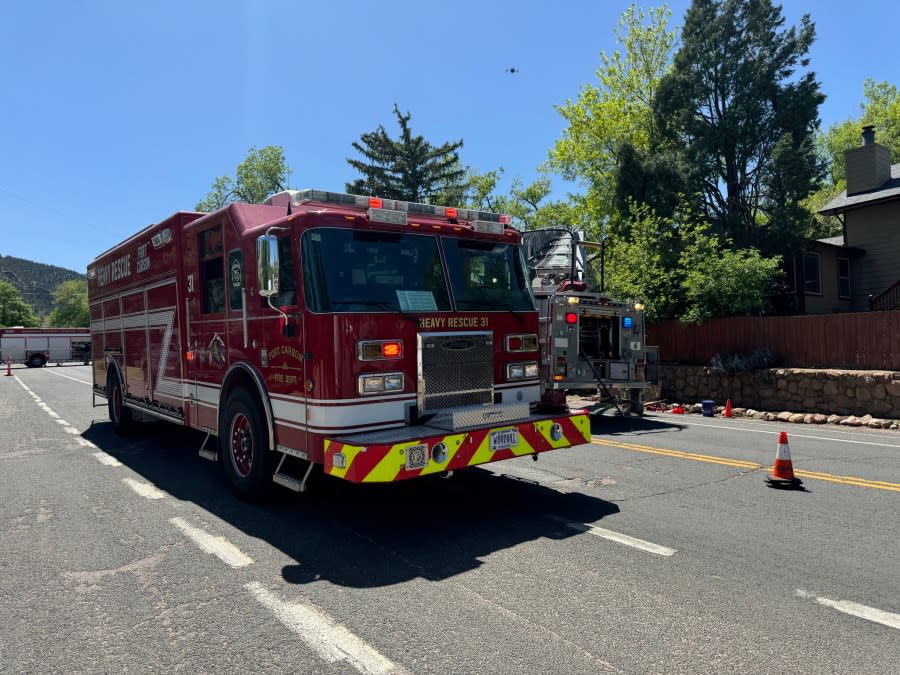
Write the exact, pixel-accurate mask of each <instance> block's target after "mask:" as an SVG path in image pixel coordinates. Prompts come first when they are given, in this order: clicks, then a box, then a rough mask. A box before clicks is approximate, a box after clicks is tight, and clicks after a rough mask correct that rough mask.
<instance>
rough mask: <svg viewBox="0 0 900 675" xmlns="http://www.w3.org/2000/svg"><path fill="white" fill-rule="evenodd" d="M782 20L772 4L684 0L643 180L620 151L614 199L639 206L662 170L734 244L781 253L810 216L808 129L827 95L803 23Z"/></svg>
mask: <svg viewBox="0 0 900 675" xmlns="http://www.w3.org/2000/svg"><path fill="white" fill-rule="evenodd" d="M784 23H785V21H784V17H783V16H782V14H781V7H780V6H779V5H774V4H773V3H772V0H693V2H692V3H691V7H690V8H689V9H688V11H687V14H686V15H685V24H684V29H683V32H682V38H681V48H680V49H679V51H678V53H677V54H676V55H675V60H674V66H673V69H672V70H671V71H670V72H669V73H667V74H666V75H665V76H664V77H663V78H662V80H661V82H660V84H659V88H658V90H657V92H656V96H655V98H654V102H653V112H654V119H655V125H654V129H655V131H656V132H657V133H656V137H655V138H654V139H652V140H651V144H650V146H651V148H650V150H649V152H648V153H647V154H645V155H644V162H643V169H644V173H645V175H644V176H643V177H641V175H640V173H641V171H640V168H641V167H640V164H641V162H639V161H635V160H636V159H637V158H636V157H630V158H626V159H627V160H628V161H625V162H623V163H622V165H623V168H624V169H625V171H623V173H622V175H621V176H620V189H621V188H623V187H624V188H625V189H624V190H622V191H623V192H624V193H625V194H624V195H620V196H625V197H627V196H632V197H634V198H636V199H638V200H639V201H643V200H644V199H646V197H647V196H648V191H647V190H646V187H647V186H648V185H652V184H653V183H656V182H658V181H656V180H655V179H654V175H653V174H654V173H661V175H659V176H658V178H659V179H660V180H661V181H663V182H664V183H665V184H667V185H669V186H671V187H672V189H677V191H682V192H685V193H687V194H695V195H698V196H699V198H700V203H701V205H702V213H703V215H704V216H705V217H706V219H707V220H708V221H709V222H710V223H711V224H712V225H713V226H714V228H715V229H716V231H718V232H719V233H720V234H723V235H725V236H727V237H729V238H731V239H732V240H733V242H734V246H735V248H743V247H745V246H757V247H759V248H761V249H762V250H763V251H764V252H776V251H777V252H781V251H784V250H785V249H786V248H790V247H791V245H792V244H794V243H796V242H797V241H798V238H799V237H800V236H801V235H802V233H803V232H804V231H805V230H806V228H807V226H808V224H809V222H810V219H811V216H810V214H809V212H808V211H806V210H805V209H804V208H803V206H802V204H801V202H802V201H803V200H804V199H805V198H806V197H807V196H808V195H809V194H811V193H812V192H813V191H814V190H815V189H816V187H817V185H818V183H819V181H820V179H821V177H822V166H821V163H820V162H819V161H818V160H817V157H816V153H815V133H816V131H817V129H818V127H819V116H818V109H819V105H820V104H821V103H822V101H823V100H824V96H823V95H822V93H821V92H820V90H819V83H818V82H817V81H816V79H815V74H814V73H812V72H810V71H806V68H807V66H808V65H809V59H808V57H807V54H808V51H809V48H810V45H811V44H812V42H813V40H814V38H815V27H814V26H813V23H812V21H811V20H810V18H809V16H808V15H806V16H804V17H803V18H802V19H801V22H800V25H799V27H790V28H787V29H785V28H784ZM803 71H806V72H803ZM660 159H664V161H662V162H660ZM673 169H676V171H675V173H677V174H680V175H673ZM682 172H683V173H682ZM623 183H624V185H623ZM629 183H630V185H629ZM641 186H643V188H644V193H643V194H641V189H640V188H641ZM629 188H630V189H629ZM636 188H637V189H636ZM629 193H630V194H629ZM650 195H651V196H652V191H650ZM642 198H644V199H642ZM651 205H652V206H660V207H661V208H659V209H658V212H660V213H665V212H666V211H667V208H666V207H667V206H668V205H667V204H660V205H657V204H651Z"/></svg>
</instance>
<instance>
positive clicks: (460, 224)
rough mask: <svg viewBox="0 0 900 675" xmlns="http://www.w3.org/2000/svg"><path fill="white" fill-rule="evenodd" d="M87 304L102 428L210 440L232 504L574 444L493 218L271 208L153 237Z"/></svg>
mask: <svg viewBox="0 0 900 675" xmlns="http://www.w3.org/2000/svg"><path fill="white" fill-rule="evenodd" d="M88 295H89V304H90V311H91V336H92V350H93V352H92V353H93V358H94V366H93V380H94V386H93V392H94V395H95V396H100V397H104V398H106V399H107V405H108V408H109V416H110V419H111V421H112V423H113V424H114V425H115V427H116V428H117V429H118V430H120V431H122V432H125V431H128V430H129V429H131V428H132V427H133V426H134V424H135V422H138V421H142V420H145V419H162V420H168V421H169V422H174V423H176V424H181V425H185V426H188V427H191V428H194V429H199V430H201V431H204V432H206V434H207V435H206V439H205V440H204V442H203V445H202V447H201V448H200V454H201V455H202V456H204V457H206V458H207V459H213V460H216V459H218V460H219V461H221V463H222V465H223V467H224V469H225V473H226V475H227V477H228V479H229V482H230V484H231V486H232V488H233V489H234V490H235V491H236V492H237V493H238V494H239V495H242V496H255V495H258V494H259V493H260V492H262V491H264V489H265V488H266V487H267V486H268V485H269V482H270V481H272V480H274V481H275V482H276V483H279V484H282V485H285V486H287V487H289V488H292V489H294V490H297V491H302V490H304V489H305V486H306V482H307V479H308V478H309V475H310V473H311V471H312V470H313V468H314V467H316V466H321V467H323V469H324V472H325V473H326V474H328V475H331V476H335V477H338V478H343V479H346V480H348V481H352V482H356V483H362V482H390V481H397V480H403V479H408V478H414V477H417V476H423V475H426V474H434V473H441V474H445V473H449V472H452V471H454V470H457V469H462V468H465V467H469V466H474V465H478V464H483V463H486V462H494V461H497V460H502V459H507V458H512V457H516V456H523V455H531V456H533V458H534V459H537V455H538V453H541V452H544V451H547V450H552V449H555V448H563V447H570V446H572V445H578V444H581V443H585V442H587V441H588V440H589V419H588V416H587V415H586V414H584V413H583V412H580V411H579V412H573V411H569V410H567V409H560V408H558V407H557V408H544V407H543V406H542V402H541V400H540V396H541V387H540V380H539V364H538V361H539V358H540V355H539V352H538V336H537V333H538V315H537V311H536V310H535V305H534V298H533V296H532V294H531V290H530V283H529V278H528V273H527V271H526V268H525V264H524V260H523V256H522V252H521V248H520V235H519V233H518V232H517V231H516V230H515V229H513V228H511V227H509V225H508V218H507V217H506V216H502V215H498V214H495V213H486V212H480V211H470V210H465V209H456V208H451V207H442V206H432V205H427V204H414V203H408V202H401V201H392V200H387V199H384V200H382V199H378V198H374V197H364V196H357V195H349V194H340V193H334V192H325V191H321V190H302V191H285V192H282V193H279V194H277V195H275V196H273V197H271V198H270V199H269V200H267V202H266V203H265V204H231V205H229V206H227V207H225V208H223V209H220V210H218V211H215V212H213V213H208V214H203V213H188V212H180V213H176V214H174V215H173V216H171V217H170V218H168V219H167V220H165V221H163V222H161V223H159V224H157V225H151V226H150V227H148V228H146V229H144V230H142V231H141V232H139V233H138V234H136V235H134V236H133V237H131V238H129V239H128V240H126V241H124V242H122V243H121V244H119V245H117V246H115V247H114V248H112V249H110V250H109V251H106V252H105V253H103V254H101V255H100V256H98V257H97V259H96V260H94V262H93V263H91V265H89V267H88ZM211 436H216V437H218V439H219V447H218V451H217V450H213V449H210V448H207V443H208V442H209V440H210V437H211Z"/></svg>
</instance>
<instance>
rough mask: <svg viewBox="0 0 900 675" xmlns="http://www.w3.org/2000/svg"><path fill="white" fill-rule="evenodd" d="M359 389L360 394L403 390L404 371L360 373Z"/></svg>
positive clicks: (358, 379) (357, 386)
mask: <svg viewBox="0 0 900 675" xmlns="http://www.w3.org/2000/svg"><path fill="white" fill-rule="evenodd" d="M356 388H357V391H359V393H360V394H379V393H381V392H385V391H403V373H384V374H380V373H379V374H373V373H369V374H367V375H360V376H359V378H357V384H356Z"/></svg>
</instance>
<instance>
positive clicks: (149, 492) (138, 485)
mask: <svg viewBox="0 0 900 675" xmlns="http://www.w3.org/2000/svg"><path fill="white" fill-rule="evenodd" d="M122 482H123V483H125V485H127V486H128V487H130V488H131V489H132V490H134V491H135V492H136V493H137V494H139V495H140V496H141V497H145V498H147V499H162V498H163V497H165V496H166V493H165V492H163V491H162V490H159V489H157V488H156V487H154V486H153V485H150V483H142V482H140V481H138V480H134V479H133V478H123V479H122Z"/></svg>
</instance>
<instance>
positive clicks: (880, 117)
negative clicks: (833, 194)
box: [819, 79, 900, 190]
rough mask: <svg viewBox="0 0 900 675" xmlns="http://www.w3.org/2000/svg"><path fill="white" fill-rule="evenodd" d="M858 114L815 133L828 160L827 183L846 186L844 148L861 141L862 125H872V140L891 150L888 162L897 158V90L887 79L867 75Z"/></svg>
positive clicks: (899, 95) (899, 155)
mask: <svg viewBox="0 0 900 675" xmlns="http://www.w3.org/2000/svg"><path fill="white" fill-rule="evenodd" d="M863 97H864V99H865V100H864V101H863V102H862V103H860V106H859V107H860V115H859V117H853V118H850V119H846V120H844V121H843V122H835V123H834V124H832V125H831V126H830V127H828V131H827V132H825V133H824V134H822V135H821V136H820V137H819V148H820V151H821V153H822V154H823V157H824V160H825V161H826V162H827V164H828V169H829V171H828V178H829V179H830V181H829V182H830V186H831V187H840V190H843V189H844V188H845V187H846V165H845V163H844V152H845V151H846V150H851V149H853V148H857V147H859V146H860V144H861V142H862V141H861V140H860V139H861V132H862V128H863V127H864V126H866V125H872V126H874V127H875V134H876V135H875V140H876V141H877V142H878V143H880V144H881V145H883V146H885V147H886V148H888V149H889V150H890V151H891V163H897V162H900V92H898V91H897V87H896V86H895V85H893V84H890V83H888V82H875V80H872V79H867V80H866V81H865V82H864V83H863Z"/></svg>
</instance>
